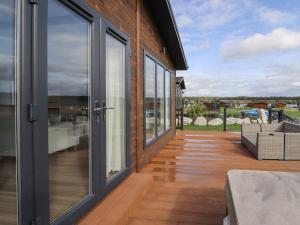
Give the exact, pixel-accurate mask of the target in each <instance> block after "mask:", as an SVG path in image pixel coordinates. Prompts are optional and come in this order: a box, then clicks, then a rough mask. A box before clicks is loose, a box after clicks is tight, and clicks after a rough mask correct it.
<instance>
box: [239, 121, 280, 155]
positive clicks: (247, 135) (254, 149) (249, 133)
mask: <svg viewBox="0 0 300 225" xmlns="http://www.w3.org/2000/svg"><path fill="white" fill-rule="evenodd" d="M261 125H263V124H242V132H241V142H242V144H243V145H244V146H245V147H246V148H247V149H248V150H249V151H250V152H251V153H252V154H253V155H254V156H255V157H256V158H257V159H259V160H262V159H281V160H282V159H284V133H282V132H276V131H274V132H270V131H268V132H261Z"/></svg>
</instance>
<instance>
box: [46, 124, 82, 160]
mask: <svg viewBox="0 0 300 225" xmlns="http://www.w3.org/2000/svg"><path fill="white" fill-rule="evenodd" d="M76 132H77V134H78V135H74V134H76ZM76 132H74V124H73V123H72V122H62V123H58V124H55V125H50V126H49V129H48V141H49V143H48V144H49V154H51V153H54V152H57V151H62V150H65V149H67V148H71V147H74V146H77V145H79V139H80V136H81V134H82V132H81V131H80V132H78V131H76Z"/></svg>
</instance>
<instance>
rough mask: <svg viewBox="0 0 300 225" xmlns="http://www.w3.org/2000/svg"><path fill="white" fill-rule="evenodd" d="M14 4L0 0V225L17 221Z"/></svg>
mask: <svg viewBox="0 0 300 225" xmlns="http://www.w3.org/2000/svg"><path fill="white" fill-rule="evenodd" d="M16 4H17V1H13V0H1V1H0V225H16V224H17V221H18V219H17V217H18V216H17V211H18V210H17V188H16V187H17V185H16V182H17V178H16V161H17V160H16V157H17V151H16V148H17V146H16V129H15V127H16V93H15V86H16V83H15V80H16V79H15V77H16V67H15V65H16V48H15V46H16V21H17V20H16V16H17V13H16Z"/></svg>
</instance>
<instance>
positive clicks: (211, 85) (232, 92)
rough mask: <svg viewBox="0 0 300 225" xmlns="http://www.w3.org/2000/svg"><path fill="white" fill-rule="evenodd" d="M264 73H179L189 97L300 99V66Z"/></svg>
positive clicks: (277, 67) (275, 67) (272, 67)
mask: <svg viewBox="0 0 300 225" xmlns="http://www.w3.org/2000/svg"><path fill="white" fill-rule="evenodd" d="M260 73H261V74H248V75H245V76H236V75H232V74H230V75H229V74H227V75H226V74H223V75H222V76H220V75H216V74H214V73H209V74H204V73H202V72H201V71H198V72H197V71H194V72H193V73H189V74H187V72H180V73H179V75H180V76H184V77H185V83H186V88H187V89H186V91H185V95H186V96H225V97H229V96H300V89H299V86H300V65H297V64H286V65H269V66H265V67H264V68H263V70H262V71H260Z"/></svg>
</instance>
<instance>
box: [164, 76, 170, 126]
mask: <svg viewBox="0 0 300 225" xmlns="http://www.w3.org/2000/svg"><path fill="white" fill-rule="evenodd" d="M165 96H166V97H165V99H166V103H165V104H166V112H165V113H166V129H167V130H168V129H170V128H171V73H170V72H168V71H166V75H165Z"/></svg>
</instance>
